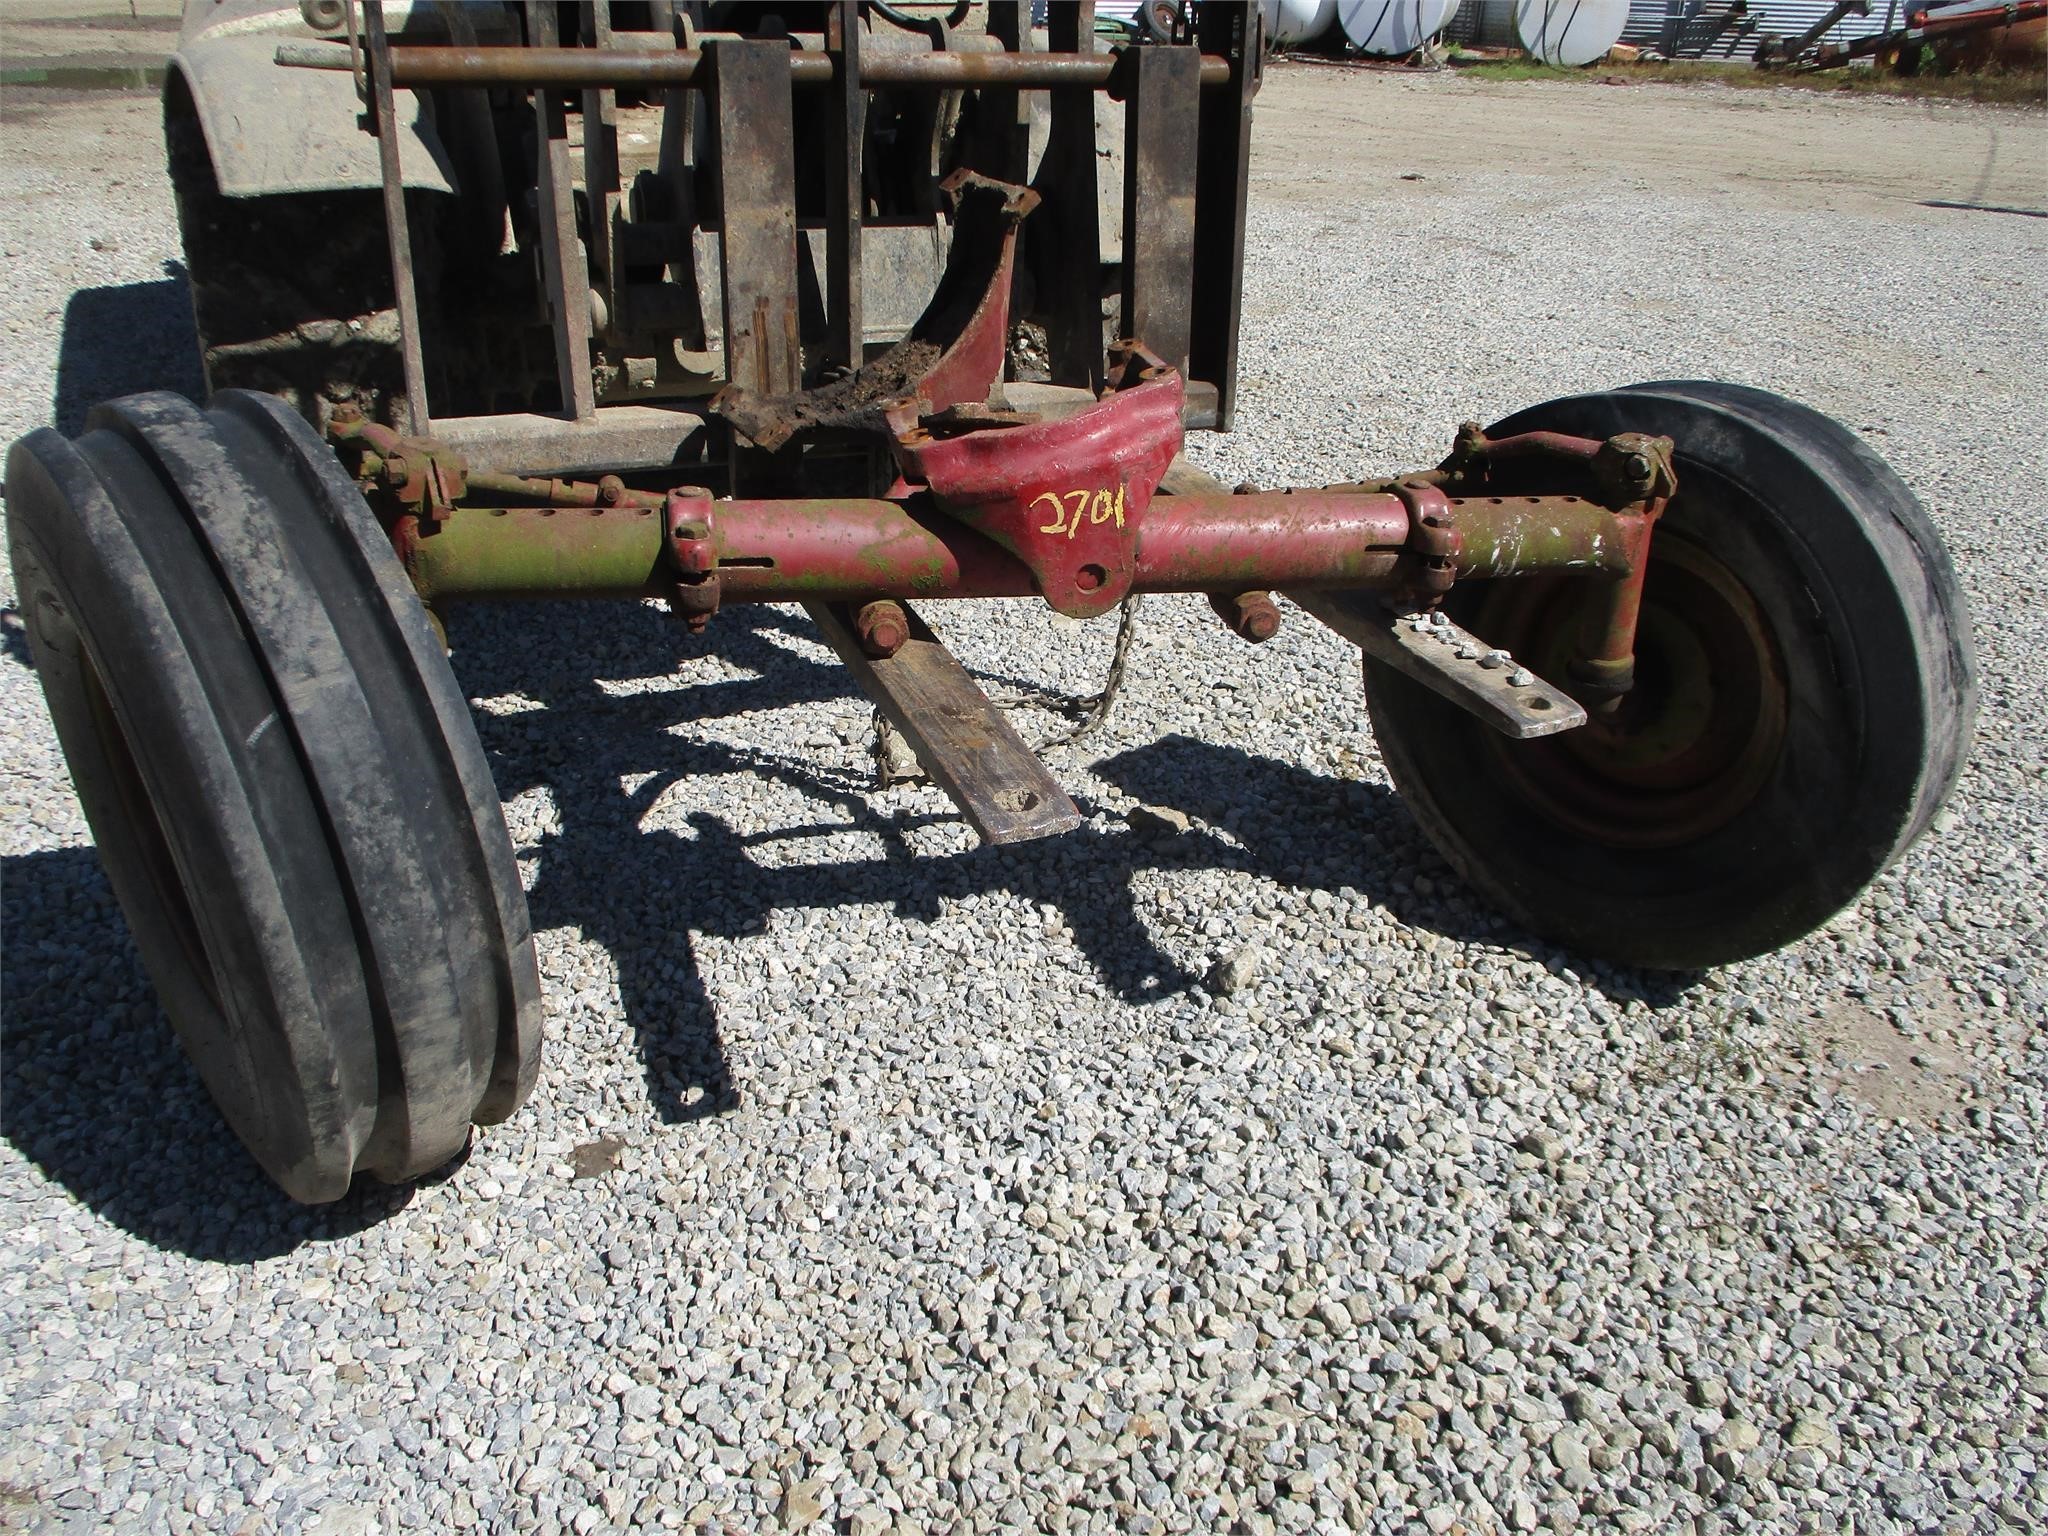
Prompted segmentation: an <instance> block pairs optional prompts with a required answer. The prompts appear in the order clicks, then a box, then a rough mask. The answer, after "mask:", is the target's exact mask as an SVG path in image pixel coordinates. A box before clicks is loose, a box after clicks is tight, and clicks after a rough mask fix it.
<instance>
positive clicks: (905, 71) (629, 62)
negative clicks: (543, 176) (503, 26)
mask: <svg viewBox="0 0 2048 1536" xmlns="http://www.w3.org/2000/svg"><path fill="white" fill-rule="evenodd" d="M276 58H277V62H278V63H279V64H283V65H286V66H289V67H290V68H293V69H347V68H348V67H349V65H348V56H347V55H346V54H344V53H342V52H340V51H339V50H338V49H332V48H326V47H321V46H319V45H312V44H304V43H283V44H280V45H279V46H278V49H277V54H276ZM1116 60H1117V55H1116V54H1114V53H901V54H898V53H877V54H875V55H874V56H873V57H872V58H870V59H866V60H863V62H862V66H861V72H860V83H861V87H862V89H864V90H876V89H881V88H884V87H895V88H903V89H916V90H934V91H948V90H961V89H972V88H974V87H978V86H1003V87H1009V88H1011V89H1016V90H1046V89H1050V88H1052V87H1054V86H1087V87H1090V88H1092V89H1094V90H1101V89H1103V88H1104V87H1105V86H1107V85H1108V84H1109V81H1110V75H1111V72H1112V71H1113V70H1114V69H1115V67H1116ZM703 64H704V55H703V52H702V50H700V49H696V48H678V49H675V50H674V51H673V52H663V53H643V52H638V51H635V50H630V49H616V48H614V49H599V48H460V47H436V48H422V47H406V48H393V49H392V50H391V80H392V83H393V84H394V85H399V86H441V85H528V86H541V87H546V88H549V89H562V90H601V89H606V88H611V89H627V88H630V87H636V86H637V87H674V86H687V85H701V84H702V83H703V79H704V77H705V75H706V74H707V73H708V71H706V70H705V69H704V68H703ZM837 67H838V66H837V64H836V63H835V62H834V60H833V58H832V56H831V55H830V54H828V53H812V52H806V51H804V50H801V49H792V50H790V55H789V77H790V79H791V81H792V82H794V83H795V84H797V85H827V84H829V83H830V82H831V80H832V78H833V74H834V72H835V70H836V69H837ZM1201 80H1202V84H1203V85H1205V86H1217V85H1225V84H1228V83H1229V80H1230V64H1229V61H1228V60H1226V59H1223V58H1219V57H1217V56H1216V55H1214V54H1204V55H1203V56H1202V63H1201Z"/></svg>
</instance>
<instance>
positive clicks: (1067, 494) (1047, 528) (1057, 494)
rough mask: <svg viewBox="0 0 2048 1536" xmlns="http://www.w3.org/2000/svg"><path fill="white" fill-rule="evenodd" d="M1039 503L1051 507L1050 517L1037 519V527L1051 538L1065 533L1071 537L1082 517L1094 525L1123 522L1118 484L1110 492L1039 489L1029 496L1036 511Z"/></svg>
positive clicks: (1077, 528)
mask: <svg viewBox="0 0 2048 1536" xmlns="http://www.w3.org/2000/svg"><path fill="white" fill-rule="evenodd" d="M1091 498H1092V501H1093V505H1092V506H1091V505H1090V502H1091ZM1041 506H1043V507H1048V508H1050V509H1051V511H1052V520H1051V521H1050V522H1045V523H1040V524H1039V525H1038V531H1039V532H1040V533H1045V534H1050V535H1052V536H1053V537H1054V538H1058V537H1059V536H1060V535H1061V534H1065V535H1066V536H1067V537H1068V538H1070V539H1071V538H1072V537H1073V536H1074V535H1075V534H1077V533H1079V532H1080V531H1081V521H1082V519H1083V518H1084V517H1085V518H1086V519H1087V520H1088V522H1089V523H1091V524H1093V525H1095V526H1098V527H1099V526H1100V525H1101V524H1103V523H1108V522H1114V523H1115V524H1116V525H1117V527H1119V528H1121V527H1123V525H1124V488H1123V487H1122V486H1118V487H1117V488H1116V491H1115V493H1114V494H1113V495H1112V494H1111V493H1110V492H1108V491H1041V492H1039V494H1038V495H1036V496H1034V497H1032V498H1031V507H1032V510H1033V511H1036V510H1037V509H1038V508H1039V507H1041Z"/></svg>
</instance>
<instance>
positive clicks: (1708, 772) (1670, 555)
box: [1474, 526, 1789, 849]
mask: <svg viewBox="0 0 2048 1536" xmlns="http://www.w3.org/2000/svg"><path fill="white" fill-rule="evenodd" d="M1589 590H1590V589H1589V585H1588V583H1587V582H1586V581H1585V579H1584V578H1573V577H1557V578H1552V579H1549V580H1543V581H1531V582H1504V583H1500V584H1498V585H1497V586H1496V587H1495V588H1494V589H1493V591H1491V592H1490V593H1489V594H1488V596H1487V599H1486V601H1485V602H1484V603H1483V604H1482V606H1481V608H1480V612H1479V616H1478V618H1477V620H1476V622H1475V626H1474V627H1475V628H1476V629H1477V630H1478V632H1479V633H1481V634H1483V635H1485V636H1486V637H1487V638H1488V639H1490V640H1491V641H1492V642H1493V643H1494V644H1496V645H1500V646H1503V647H1505V648H1506V649H1508V650H1510V651H1512V652H1514V654H1515V655H1516V656H1517V657H1518V658H1520V659H1521V660H1522V661H1523V662H1524V663H1525V664H1526V665H1529V666H1531V667H1533V668H1534V669H1535V670H1536V671H1537V672H1538V673H1540V674H1541V675H1542V676H1544V677H1547V678H1550V679H1552V680H1554V681H1557V682H1559V683H1565V682H1566V680H1567V679H1568V678H1569V676H1570V663H1571V653H1572V648H1573V643H1574V638H1575V637H1576V636H1577V634H1578V633H1579V613H1580V611H1581V610H1582V608H1583V606H1584V604H1585V602H1586V600H1587V597H1588V593H1589ZM1636 661H1637V675H1636V686H1635V687H1634V688H1633V689H1632V690H1631V691H1630V693H1629V694H1628V695H1627V696H1625V697H1624V698H1623V699H1622V700H1621V701H1620V702H1619V704H1618V705H1617V706H1616V707H1615V709H1614V710H1613V712H1612V714H1611V715H1603V714H1602V713H1601V712H1599V711H1595V712H1593V717H1592V719H1590V720H1589V721H1588V723H1587V724H1586V725H1584V726H1581V727H1579V728H1578V729H1577V730H1573V731H1567V732H1564V733H1563V734H1561V735H1558V736H1553V737H1546V738H1542V739H1540V740H1536V741H1526V742H1511V741H1508V740H1506V739H1505V738H1500V737H1494V738H1492V739H1491V740H1490V741H1489V742H1488V744H1487V750H1488V751H1490V752H1492V753H1493V754H1494V756H1495V758H1496V761H1497V763H1498V765H1499V767H1500V770H1501V776H1502V780H1503V783H1504V784H1505V785H1506V786H1507V787H1508V788H1509V789H1510V790H1511V792H1513V793H1514V794H1516V795H1517V796H1518V797H1519V798H1520V799H1522V800H1523V801H1524V802H1525V803H1526V804H1527V805H1528V807H1529V808H1530V809H1531V811H1533V812H1534V813H1535V814H1536V815H1538V816H1540V817H1542V818H1543V819H1544V820H1546V821H1549V822H1550V823H1552V824H1553V825H1556V826H1558V827H1560V828H1563V829H1565V830H1567V831H1569V832H1570V833H1572V834H1573V835H1575V836H1578V837H1582V838H1585V839H1587V840H1589V841H1591V842H1594V843H1598V844H1603V845H1605V846H1608V847H1613V848H1633V849H1645V848H1662V847H1675V846H1678V845H1679V844H1682V843H1688V842H1693V841H1696V840H1698V839H1700V838H1704V837H1707V836H1710V835H1712V834H1713V833H1715V832H1718V831H1720V830H1721V829H1722V828H1724V827H1726V826H1727V825H1728V824H1729V823H1730V822H1732V821H1734V820H1735V819H1736V818H1737V817H1738V816H1740V815H1741V813H1742V812H1743V810H1744V809H1745V808H1747V807H1748V806H1749V805H1751V804H1753V803H1754V801H1755V800H1756V798H1757V796H1758V795H1759V794H1761V793H1762V792H1763V791H1764V789H1765V787H1766V786H1767V785H1768V784H1769V782H1770V780H1771V777H1772V774H1773V771H1774V770H1775V769H1776V767H1777V764H1778V761H1779V758H1780V755H1781V754H1782V751H1783V749H1784V745H1785V738H1786V730H1787V722H1788V719H1789V703H1788V688H1787V685H1786V676H1785V665H1784V659H1783V656H1782V653H1781V651H1780V648H1779V644H1778V640H1777V636H1776V633H1775V631H1774V629H1773V626H1772V625H1771V623H1770V620H1769V617H1768V616H1767V615H1766V614H1765V613H1764V611H1763V609H1762V608H1761V606H1760V605H1759V604H1758V603H1757V601H1756V598H1755V597H1754V595H1753V594H1751V592H1750V591H1749V589H1748V588H1747V587H1746V586H1745V585H1744V584H1743V583H1742V581H1741V580H1740V578H1739V577H1738V576H1737V575H1736V573H1735V571H1734V570H1733V569H1732V568H1731V567H1730V566H1729V565H1728V564H1727V562H1725V561H1724V560H1722V559H1721V558H1720V557H1719V556H1718V555H1716V554H1715V553H1714V552H1712V551H1711V550H1709V549H1707V548H1706V547H1705V546H1704V545H1702V544H1699V543H1697V542H1695V541H1693V540H1692V539H1690V538H1688V537H1687V536H1686V534H1685V533H1684V531H1683V530H1682V529H1679V528H1674V527H1670V526H1662V527H1659V528H1658V529H1657V531H1656V533H1655V535H1654V537H1653V539H1652V544H1651V554H1650V569H1649V571H1648V573H1647V576H1646V578H1645V581H1644V588H1643V606H1642V617H1641V621H1640V624H1639V627H1638V633H1637V648H1636Z"/></svg>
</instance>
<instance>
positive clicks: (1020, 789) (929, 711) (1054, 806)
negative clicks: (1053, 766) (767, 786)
mask: <svg viewBox="0 0 2048 1536" xmlns="http://www.w3.org/2000/svg"><path fill="white" fill-rule="evenodd" d="M804 611H805V612H807V613H809V614H810V616H811V619H812V622H814V623H815V624H816V625H817V626H818V628H819V629H820V630H821V631H823V633H824V636H825V639H826V641H827V643H829V644H830V645H831V647H832V649H833V650H835V651H837V652H838V653H839V656H840V659H841V660H842V661H844V662H845V663H846V665H847V667H848V668H849V669H850V670H851V671H852V673H853V675H854V677H855V678H856V679H857V680H858V681H859V683H860V685H861V688H862V689H863V690H864V691H865V692H866V693H867V695H868V697H869V698H871V699H873V700H874V701H875V704H876V706H877V707H878V708H879V709H880V710H881V711H882V713H883V714H884V715H886V716H887V717H888V720H889V723H890V724H891V725H893V726H895V727H896V729H897V730H899V731H901V732H902V733H903V736H904V739H905V740H906V741H908V742H909V743H910V747H911V750H912V751H913V752H915V753H916V754H917V760H918V762H919V763H920V764H921V765H922V766H923V768H924V771H925V772H926V773H927V774H928V775H930V777H931V780H932V782H933V783H934V784H936V785H938V786H939V788H941V789H943V790H944V791H945V792H946V793H947V794H948V795H950V796H952V798H953V803H954V804H955V805H957V806H959V807H960V814H961V815H962V816H964V817H966V818H967V823H968V825H969V826H971V827H973V828H974V830H975V831H976V832H977V833H979V834H980V835H981V839H982V841H983V842H987V843H1022V842H1028V841H1030V840H1031V839H1033V838H1039V837H1052V836H1056V835H1057V834H1059V833H1061V832H1071V831H1073V830H1074V828H1076V827H1078V826H1079V825H1080V824H1081V813H1080V812H1079V811H1077V810H1076V809H1075V808H1074V802H1073V801H1072V800H1070V799H1068V798H1067V792H1066V791H1065V790H1063V789H1061V788H1060V786H1059V782H1058V781H1057V780H1056V779H1054V778H1053V776H1052V774H1051V773H1050V772H1048V771H1047V769H1046V766H1045V764H1044V763H1042V762H1040V761H1039V760H1038V754H1037V753H1035V752H1033V751H1032V750H1031V748H1030V747H1028V746H1026V745H1025V743H1024V739H1023V737H1021V736H1019V735H1018V734H1017V732H1016V730H1015V728H1014V727H1012V726H1011V724H1010V722H1009V719H1008V717H1007V716H1005V715H1004V714H1003V712H1002V711H1001V710H1000V709H998V708H996V706H995V705H994V704H992V703H990V702H989V699H988V696H987V695H986V694H984V693H983V692H982V691H981V689H980V687H979V686H978V685H977V684H976V683H975V681H974V679H973V678H972V677H970V676H969V675H968V673H967V669H966V668H965V667H963V666H961V665H960V663H959V662H958V661H957V660H955V659H954V657H953V653H952V652H951V651H949V650H947V649H946V648H945V647H944V646H943V645H941V644H940V643H939V642H938V639H937V637H936V636H934V635H933V634H932V632H931V630H930V629H929V628H927V627H926V625H925V623H924V621H923V620H922V619H920V618H919V617H918V616H917V615H916V614H915V613H911V612H910V610H909V605H908V604H906V605H904V612H905V613H906V614H907V615H908V617H909V619H910V639H909V640H908V641H906V642H905V643H904V646H903V648H902V649H901V650H899V651H898V652H897V653H896V654H895V655H894V656H890V657H886V658H881V659H877V658H875V657H872V656H870V655H868V654H867V653H866V652H865V651H863V650H862V649H861V646H860V640H859V638H858V637H857V636H856V635H855V633H854V627H853V615H852V612H851V611H850V610H849V609H847V608H846V607H845V606H844V605H841V604H832V603H806V604H804Z"/></svg>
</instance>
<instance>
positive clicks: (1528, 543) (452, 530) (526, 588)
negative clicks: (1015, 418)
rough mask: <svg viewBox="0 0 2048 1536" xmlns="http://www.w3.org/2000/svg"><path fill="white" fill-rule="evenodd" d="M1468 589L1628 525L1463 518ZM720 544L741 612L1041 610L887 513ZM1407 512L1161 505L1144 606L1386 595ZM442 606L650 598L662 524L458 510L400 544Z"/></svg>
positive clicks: (1565, 503)
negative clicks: (1151, 599)
mask: <svg viewBox="0 0 2048 1536" xmlns="http://www.w3.org/2000/svg"><path fill="white" fill-rule="evenodd" d="M1451 506H1452V509H1453V515H1454V518H1455V522H1456V526H1457V528H1458V532H1459V535H1460V537H1461V538H1462V540H1463V542H1464V552H1463V554H1462V555H1461V556H1460V557H1459V560H1458V570H1459V574H1460V575H1461V576H1474V577H1483V576H1512V575H1525V574H1529V573H1532V572H1536V571H1556V570H1584V571H1600V572H1608V573H1611V574H1625V573H1626V572H1627V571H1628V569H1629V556H1630V551H1631V550H1632V549H1633V547H1634V545H1633V542H1632V541H1631V540H1630V539H1629V538H1628V537H1627V529H1626V526H1625V525H1626V523H1627V521H1628V520H1627V519H1626V517H1624V516H1620V515H1617V514H1615V513H1612V512H1609V511H1607V510H1605V509H1604V508H1602V507H1599V506H1597V505H1595V504H1594V503H1592V502H1588V501H1582V500H1579V499H1578V498H1575V497H1563V496H1552V497H1533V496H1531V497H1521V496H1516V497H1476V498H1467V499H1463V500H1454V501H1452V503H1451ZM710 522H711V539H712V543H713V545H714V547H715V548H716V550H717V574H718V581H719V589H720V594H721V598H722V600H723V601H725V602H815V601H844V600H849V599H854V598H860V599H872V598H933V597H1029V596H1031V595H1033V594H1034V593H1035V592H1036V591H1037V587H1036V585H1035V583H1034V582H1033V580H1032V576H1031V572H1030V570H1029V569H1028V568H1027V567H1026V566H1025V565H1024V563H1023V562H1022V561H1021V560H1019V559H1018V558H1017V557H1016V556H1014V555H1012V554H1010V553H1009V552H1008V551H1007V550H1005V549H1003V548H1002V547H1000V546H999V545H997V544H996V543H994V542H993V541H991V540H990V539H988V538H986V537H984V536H983V535H981V534H979V533H977V532H975V531H974V530H973V529H971V528H969V527H968V526H966V524H964V523H962V522H959V521H957V520H955V519H953V518H950V517H947V516H945V515H943V514H941V513H938V512H933V511H927V510H924V509H921V508H917V507H912V506H908V505H906V504H905V503H903V502H897V501H886V500H879V499H873V500H870V499H857V498H847V499H835V500H776V501H717V502H713V503H712V504H711V511H710ZM1407 540H1408V513H1407V509H1406V508H1405V507H1403V506H1402V505H1401V503H1400V501H1399V500H1398V499H1396V498H1395V497H1393V496H1388V495H1382V494H1377V493H1367V494H1363V495H1357V494H1348V493H1338V492H1328V491H1295V492H1285V491H1276V492H1269V493H1264V494H1259V495H1251V496H1162V497H1159V498H1158V499H1156V500H1154V501H1153V502H1152V503H1151V505H1150V506H1149V507H1148V508H1147V509H1146V511H1145V513H1144V516H1143V519H1142V521H1141V522H1140V523H1139V525H1138V528H1137V550H1136V557H1137V575H1136V579H1135V581H1134V584H1133V585H1134V587H1135V590H1137V591H1140V592H1222V593H1236V592H1245V591H1266V590H1271V589H1275V588H1294V589H1310V588H1318V587H1323V588H1375V587H1385V586H1392V585H1397V584H1398V583H1399V582H1401V581H1402V580H1403V579H1404V578H1405V576H1406V574H1407V573H1408V572H1409V570H1410V566H1409V564H1408V561H1407V556H1406V554H1405V546H1406V543H1407ZM399 545H400V553H401V555H402V556H403V557H404V559H405V564H406V569H407V571H408V572H409V574H410V575H411V577H412V580H413V584H414V586H416V587H417V588H418V589H419V591H420V594H421V596H422V597H424V598H426V599H427V600H428V601H429V602H436V601H444V600H448V599H454V598H475V597H497V598H519V597H556V598H564V597H611V598H625V597H640V596H645V595H658V594H660V593H661V592H663V591H664V590H665V589H666V587H667V585H668V582H669V580H670V576H669V574H668V568H667V567H666V566H665V564H664V559H663V552H662V519H661V515H660V514H659V513H658V512H656V511H655V510H653V509H651V508H648V507H634V506H616V507H604V508H552V507H524V508H479V507H458V508H456V509H455V510H454V511H453V512H452V513H450V514H449V515H448V516H446V517H444V518H442V519H441V520H440V521H439V522H437V523H435V524H432V525H430V526H426V527H421V528H420V529H418V531H417V532H414V531H412V530H407V532H406V533H405V534H404V536H402V537H401V539H400V540H399Z"/></svg>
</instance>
